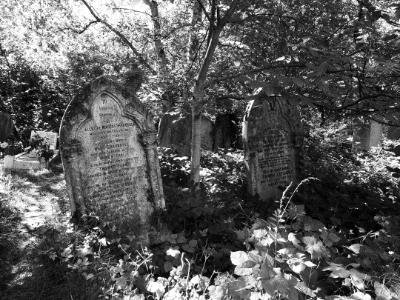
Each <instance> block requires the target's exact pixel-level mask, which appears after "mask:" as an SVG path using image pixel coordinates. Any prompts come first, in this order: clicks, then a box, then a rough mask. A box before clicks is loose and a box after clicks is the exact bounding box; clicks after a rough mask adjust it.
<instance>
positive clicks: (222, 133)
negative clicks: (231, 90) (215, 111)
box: [213, 114, 239, 151]
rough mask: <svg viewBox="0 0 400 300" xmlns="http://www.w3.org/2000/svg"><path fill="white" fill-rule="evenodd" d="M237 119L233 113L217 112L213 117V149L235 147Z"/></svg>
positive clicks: (236, 145)
mask: <svg viewBox="0 0 400 300" xmlns="http://www.w3.org/2000/svg"><path fill="white" fill-rule="evenodd" d="M237 123H238V120H237V118H236V116H235V115H234V114H219V115H217V116H216V118H215V125H214V139H213V142H214V144H213V151H218V149H219V148H224V149H228V148H233V147H235V148H237V147H238V146H239V145H238V135H239V134H238V133H239V129H238V126H237Z"/></svg>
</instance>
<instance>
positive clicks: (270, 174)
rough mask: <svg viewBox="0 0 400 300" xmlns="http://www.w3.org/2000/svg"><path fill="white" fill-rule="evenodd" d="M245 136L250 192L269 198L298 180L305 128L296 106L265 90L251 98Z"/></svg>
mask: <svg viewBox="0 0 400 300" xmlns="http://www.w3.org/2000/svg"><path fill="white" fill-rule="evenodd" d="M242 137H243V144H244V150H245V162H246V167H247V171H248V191H249V193H250V194H251V195H254V196H255V195H258V196H259V197H260V199H262V200H264V201H269V200H272V199H277V198H279V197H280V196H281V194H282V191H283V190H284V189H285V188H286V187H287V186H288V185H289V184H290V182H296V181H297V180H298V179H299V173H300V170H299V168H300V166H299V165H300V159H301V156H302V144H303V130H302V124H301V121H300V116H299V113H298V111H297V108H296V106H295V105H293V104H291V103H290V102H289V101H288V100H287V99H286V98H284V97H280V96H277V97H275V96H271V97H269V96H267V95H265V94H264V93H263V92H261V93H259V94H258V95H257V96H256V99H255V100H253V101H251V102H250V103H249V104H248V106H247V109H246V114H245V117H244V121H243V127H242Z"/></svg>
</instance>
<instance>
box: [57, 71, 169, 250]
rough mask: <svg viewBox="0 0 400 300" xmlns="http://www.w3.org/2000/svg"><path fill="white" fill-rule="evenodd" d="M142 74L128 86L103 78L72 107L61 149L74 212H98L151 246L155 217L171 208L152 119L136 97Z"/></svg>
mask: <svg viewBox="0 0 400 300" xmlns="http://www.w3.org/2000/svg"><path fill="white" fill-rule="evenodd" d="M140 80H141V76H140V73H139V72H131V73H130V75H129V76H128V77H127V79H126V81H125V82H124V83H123V84H120V83H117V82H116V81H115V80H114V79H111V78H108V77H100V78H98V79H96V80H94V81H93V82H92V83H91V84H89V85H87V86H85V87H84V88H83V89H82V90H81V91H80V92H79V93H78V94H77V95H76V97H75V98H74V99H73V100H72V101H71V103H70V104H69V105H68V107H67V109H66V111H65V114H64V117H63V120H62V123H61V128H60V150H61V158H62V162H63V167H64V171H65V179H66V183H67V188H68V193H69V196H70V199H71V200H72V201H71V208H72V213H73V215H74V217H75V218H80V216H82V215H88V214H90V213H94V214H95V215H97V216H99V217H100V218H101V219H102V220H104V221H108V222H111V223H112V224H115V225H117V227H118V228H119V229H121V230H122V231H128V232H129V233H130V234H134V235H135V236H136V239H135V241H136V242H137V243H138V244H146V243H148V231H149V228H150V226H151V224H150V217H151V215H152V214H153V213H154V212H155V211H156V210H157V209H163V208H164V207H165V203H164V196H163V189H162V182H161V174H160V168H159V163H158V156H157V148H156V141H157V139H156V131H155V128H154V123H153V120H152V117H151V115H150V114H149V112H148V111H147V110H146V108H145V107H144V106H143V104H142V103H141V102H140V101H139V100H138V99H137V98H136V96H135V93H136V90H137V89H138V88H139V86H140Z"/></svg>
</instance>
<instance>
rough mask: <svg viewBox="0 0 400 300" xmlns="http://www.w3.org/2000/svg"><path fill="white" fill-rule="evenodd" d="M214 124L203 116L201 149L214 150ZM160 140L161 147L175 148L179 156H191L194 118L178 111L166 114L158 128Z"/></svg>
mask: <svg viewBox="0 0 400 300" xmlns="http://www.w3.org/2000/svg"><path fill="white" fill-rule="evenodd" d="M213 126H214V125H213V122H212V121H211V120H210V119H208V118H207V117H205V116H203V117H202V119H201V148H202V149H204V150H212V146H213V138H212V133H213ZM158 140H159V145H160V146H161V147H168V148H173V149H174V150H176V152H177V153H178V154H179V155H182V156H190V144H191V140H192V118H191V116H190V115H189V114H184V113H181V112H178V111H170V112H167V113H165V114H164V115H163V116H162V118H161V120H160V124H159V126H158Z"/></svg>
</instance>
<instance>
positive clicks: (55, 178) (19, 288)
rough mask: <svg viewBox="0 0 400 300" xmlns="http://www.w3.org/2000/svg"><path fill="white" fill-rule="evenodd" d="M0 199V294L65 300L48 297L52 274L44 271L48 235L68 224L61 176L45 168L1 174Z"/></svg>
mask: <svg viewBox="0 0 400 300" xmlns="http://www.w3.org/2000/svg"><path fill="white" fill-rule="evenodd" d="M0 199H1V200H2V202H1V204H2V212H4V213H3V214H2V217H3V218H2V221H3V222H2V223H1V224H2V225H4V226H2V227H0V230H1V231H6V232H1V231H0V233H1V234H2V235H3V239H2V240H0V260H2V261H0V262H3V263H2V264H1V265H0V267H2V270H1V271H0V273H1V274H0V276H1V281H2V283H1V285H0V298H1V299H68V298H64V297H63V296H60V295H57V293H56V294H54V295H52V293H53V291H51V290H52V289H53V288H50V289H49V287H48V285H49V284H50V283H51V284H53V285H54V278H48V277H49V274H48V272H47V271H48V270H44V269H43V268H47V267H48V265H47V264H46V259H48V252H49V250H51V247H52V246H53V245H52V242H51V239H52V238H54V236H55V235H57V234H58V233H59V232H65V231H66V230H69V227H70V226H71V225H69V223H68V219H69V213H68V210H69V207H68V201H67V194H66V191H65V181H64V178H63V175H62V174H60V175H55V174H53V173H51V172H48V171H40V172H36V173H32V172H30V173H18V174H13V175H8V176H1V175H0ZM3 210H4V211H3ZM6 212H10V213H9V214H7V216H10V218H8V219H7V218H5V217H4V216H5V215H6ZM7 222H8V223H7ZM8 225H10V226H8ZM4 237H8V240H6V241H3V240H4ZM3 248H5V249H3ZM7 248H8V249H7ZM1 250H6V251H5V252H6V253H3V252H4V251H1ZM7 250H8V251H7ZM46 254H47V255H46ZM59 275H60V276H61V278H60V279H62V274H61V273H60V274H59ZM50 276H57V274H50ZM61 281H62V280H61ZM56 288H57V287H56ZM49 292H50V293H49ZM58 296H60V297H58Z"/></svg>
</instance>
